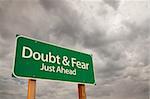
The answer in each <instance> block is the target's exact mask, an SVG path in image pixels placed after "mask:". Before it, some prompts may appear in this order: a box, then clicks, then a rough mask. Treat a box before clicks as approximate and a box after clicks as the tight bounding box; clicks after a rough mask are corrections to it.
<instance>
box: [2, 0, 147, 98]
mask: <svg viewBox="0 0 150 99" xmlns="http://www.w3.org/2000/svg"><path fill="white" fill-rule="evenodd" d="M16 34H23V35H26V36H29V37H33V38H37V39H40V40H44V41H48V42H52V43H56V44H59V45H61V46H65V47H69V48H73V49H76V50H80V51H83V52H87V53H91V54H93V60H94V68H95V77H96V83H97V85H96V86H92V85H87V86H86V91H87V97H88V99H149V97H150V92H149V90H150V81H149V79H150V74H149V73H150V0H0V99H26V96H27V80H24V79H17V78H12V77H11V73H12V72H11V71H12V67H13V57H14V49H15V35H16ZM77 95H78V94H77V85H76V84H72V83H66V82H57V81H41V80H37V94H36V99H77Z"/></svg>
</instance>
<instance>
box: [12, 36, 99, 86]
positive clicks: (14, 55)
mask: <svg viewBox="0 0 150 99" xmlns="http://www.w3.org/2000/svg"><path fill="white" fill-rule="evenodd" d="M19 37H25V38H29V39H31V40H36V41H39V42H43V43H46V44H51V45H53V46H57V47H60V48H64V49H68V50H71V51H75V52H79V53H82V54H87V53H84V52H80V51H77V50H73V49H70V48H65V47H62V46H60V45H56V44H52V43H49V42H46V41H41V40H37V39H34V38H31V37H27V36H24V35H18V36H17V37H16V39H15V49H14V51H15V52H14V54H15V55H14V59H13V68H12V73H13V76H15V77H16V78H21V79H33V80H42V81H43V80H44V81H56V82H67V83H75V84H87V85H96V79H95V72H94V64H93V58H92V64H93V72H94V73H93V76H94V83H82V82H73V81H64V80H55V79H44V78H32V77H21V76H17V75H16V74H15V73H14V68H15V59H16V47H17V40H18V38H19ZM87 55H90V56H91V57H93V55H92V54H87Z"/></svg>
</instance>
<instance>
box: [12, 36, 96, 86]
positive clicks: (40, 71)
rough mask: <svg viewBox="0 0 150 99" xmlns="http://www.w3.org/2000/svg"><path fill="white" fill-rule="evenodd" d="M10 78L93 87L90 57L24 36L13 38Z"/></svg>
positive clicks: (93, 80)
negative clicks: (12, 62)
mask: <svg viewBox="0 0 150 99" xmlns="http://www.w3.org/2000/svg"><path fill="white" fill-rule="evenodd" d="M13 75H14V76H15V77H23V78H32V79H37V78H39V79H48V80H59V81H69V82H77V83H87V84H95V79H94V71H93V62H92V56H91V55H89V54H85V53H82V52H79V51H75V50H71V49H68V48H63V47H60V46H57V45H54V44H49V43H46V42H43V41H39V40H35V39H32V38H29V37H25V36H17V37H16V55H15V62H14V68H13Z"/></svg>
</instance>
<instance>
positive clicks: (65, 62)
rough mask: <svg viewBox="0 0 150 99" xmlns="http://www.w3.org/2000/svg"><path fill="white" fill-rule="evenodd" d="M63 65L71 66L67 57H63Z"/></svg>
mask: <svg viewBox="0 0 150 99" xmlns="http://www.w3.org/2000/svg"><path fill="white" fill-rule="evenodd" d="M62 63H63V65H65V66H70V65H69V63H70V61H69V60H68V57H67V56H63V61H62Z"/></svg>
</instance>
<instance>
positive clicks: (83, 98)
mask: <svg viewBox="0 0 150 99" xmlns="http://www.w3.org/2000/svg"><path fill="white" fill-rule="evenodd" d="M78 94H79V99H86V92H85V84H78Z"/></svg>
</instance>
